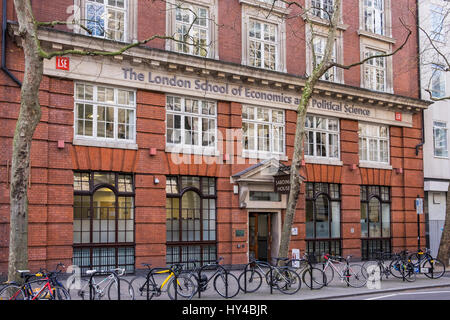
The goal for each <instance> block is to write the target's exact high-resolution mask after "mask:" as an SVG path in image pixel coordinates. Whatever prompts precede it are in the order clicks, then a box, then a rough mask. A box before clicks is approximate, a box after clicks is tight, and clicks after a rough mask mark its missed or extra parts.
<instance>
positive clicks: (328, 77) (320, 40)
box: [313, 35, 338, 82]
mask: <svg viewBox="0 0 450 320" xmlns="http://www.w3.org/2000/svg"><path fill="white" fill-rule="evenodd" d="M326 45H327V38H326V37H323V36H317V35H316V36H314V39H313V46H314V53H315V56H316V64H317V65H318V64H320V62H321V61H322V60H323V58H324V56H325V47H326ZM331 60H332V61H333V62H336V41H335V42H334V45H333V51H332V52H331ZM313 63H314V62H313ZM313 67H315V66H313ZM336 71H337V70H336V67H332V68H330V69H328V70H327V71H326V72H325V73H324V74H323V75H322V77H320V79H321V80H325V81H332V82H337V80H338V79H337V73H336Z"/></svg>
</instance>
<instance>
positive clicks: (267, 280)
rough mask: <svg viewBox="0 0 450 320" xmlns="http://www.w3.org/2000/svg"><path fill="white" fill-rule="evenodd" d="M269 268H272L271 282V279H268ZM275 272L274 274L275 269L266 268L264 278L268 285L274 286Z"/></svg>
mask: <svg viewBox="0 0 450 320" xmlns="http://www.w3.org/2000/svg"><path fill="white" fill-rule="evenodd" d="M271 270H272V283H271V279H270V277H271V276H270V272H271ZM275 274H276V271H275V269H269V270H267V272H266V275H265V276H264V277H265V278H266V283H267V285H268V286H270V285H272V287H276V281H275Z"/></svg>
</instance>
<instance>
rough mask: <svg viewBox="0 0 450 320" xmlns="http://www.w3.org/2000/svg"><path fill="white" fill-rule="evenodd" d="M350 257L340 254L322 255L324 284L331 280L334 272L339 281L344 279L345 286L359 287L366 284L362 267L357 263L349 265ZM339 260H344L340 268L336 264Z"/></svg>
mask: <svg viewBox="0 0 450 320" xmlns="http://www.w3.org/2000/svg"><path fill="white" fill-rule="evenodd" d="M351 257H352V256H351V255H349V256H347V258H344V257H341V256H330V255H329V254H326V255H324V256H323V258H324V259H325V261H326V263H325V264H324V266H323V270H322V271H323V272H324V274H325V279H324V281H325V282H326V284H325V285H326V286H328V285H329V284H330V283H331V281H333V279H334V273H335V272H336V273H337V275H338V276H339V279H340V280H341V282H344V281H345V282H346V283H347V286H350V287H353V288H361V287H363V286H365V285H366V283H367V279H366V277H365V276H364V273H363V269H362V267H361V266H360V265H358V264H352V265H350V263H349V260H350V258H351ZM341 262H345V264H343V267H341V268H340V267H338V266H340V265H341Z"/></svg>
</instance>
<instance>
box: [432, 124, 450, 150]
mask: <svg viewBox="0 0 450 320" xmlns="http://www.w3.org/2000/svg"><path fill="white" fill-rule="evenodd" d="M447 131H448V129H447V123H446V122H444V121H433V145H434V156H435V157H443V158H448V142H447V141H448V139H447Z"/></svg>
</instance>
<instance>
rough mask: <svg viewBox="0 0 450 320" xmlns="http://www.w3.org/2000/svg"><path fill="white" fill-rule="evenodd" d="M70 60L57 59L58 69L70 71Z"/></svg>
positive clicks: (64, 58) (65, 58)
mask: <svg viewBox="0 0 450 320" xmlns="http://www.w3.org/2000/svg"><path fill="white" fill-rule="evenodd" d="M69 62H70V60H69V58H67V57H56V69H60V70H66V71H69V69H70V65H69Z"/></svg>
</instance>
